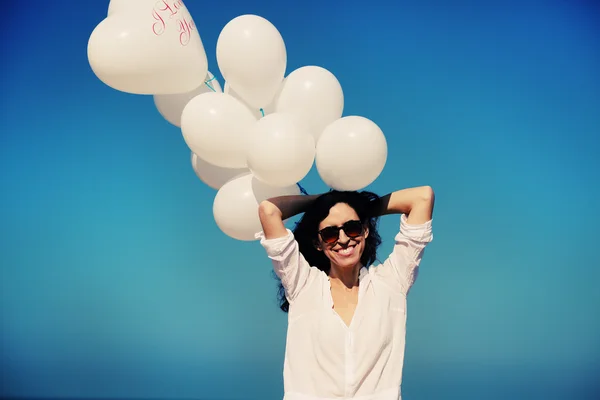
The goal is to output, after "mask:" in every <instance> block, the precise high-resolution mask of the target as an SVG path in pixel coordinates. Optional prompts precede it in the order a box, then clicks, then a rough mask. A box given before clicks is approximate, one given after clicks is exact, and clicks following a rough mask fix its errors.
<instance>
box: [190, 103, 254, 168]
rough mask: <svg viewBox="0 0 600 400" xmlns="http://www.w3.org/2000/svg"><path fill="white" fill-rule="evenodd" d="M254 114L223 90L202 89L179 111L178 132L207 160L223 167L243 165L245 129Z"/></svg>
mask: <svg viewBox="0 0 600 400" xmlns="http://www.w3.org/2000/svg"><path fill="white" fill-rule="evenodd" d="M255 122H256V118H255V117H254V116H253V115H252V113H251V112H250V110H248V108H247V107H246V106H245V105H243V104H242V103H240V102H239V101H238V100H236V99H235V98H233V97H232V96H230V95H228V94H225V93H217V92H209V93H202V94H200V95H198V96H196V97H194V98H193V99H192V100H190V101H189V103H187V105H186V106H185V108H184V109H183V113H182V114H181V132H182V134H183V139H184V140H185V143H186V144H187V146H188V147H189V148H190V150H192V152H194V153H196V154H197V155H198V156H199V157H201V158H202V159H203V160H205V161H206V162H208V163H210V164H213V165H216V166H218V167H225V168H245V167H246V151H247V147H248V140H249V136H248V133H249V131H250V130H251V129H252V127H253V126H254V123H255Z"/></svg>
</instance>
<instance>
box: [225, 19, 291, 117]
mask: <svg viewBox="0 0 600 400" xmlns="http://www.w3.org/2000/svg"><path fill="white" fill-rule="evenodd" d="M217 63H218V65H219V69H220V71H221V73H222V74H223V78H224V79H225V80H226V81H227V83H228V84H229V85H231V87H232V88H233V89H234V90H235V92H236V93H237V94H238V95H239V96H240V97H241V98H242V99H244V102H246V103H248V104H249V105H250V106H251V107H254V108H261V107H263V108H264V107H266V106H267V105H268V104H269V103H271V101H272V100H273V98H274V97H275V95H276V93H277V92H278V90H279V87H280V85H281V82H282V81H283V78H284V75H285V68H286V66H287V52H286V48H285V43H284V41H283V38H282V37H281V34H280V33H279V31H278V30H277V28H276V27H275V26H274V25H273V24H272V23H271V22H269V21H268V20H266V19H265V18H263V17H259V16H257V15H241V16H239V17H236V18H234V19H232V20H231V21H229V22H228V23H227V24H226V25H225V27H224V28H223V30H222V31H221V33H220V34H219V38H218V39H217Z"/></svg>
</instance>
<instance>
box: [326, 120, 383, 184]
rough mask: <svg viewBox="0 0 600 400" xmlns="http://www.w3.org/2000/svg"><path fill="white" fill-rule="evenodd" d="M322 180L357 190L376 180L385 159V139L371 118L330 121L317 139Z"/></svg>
mask: <svg viewBox="0 0 600 400" xmlns="http://www.w3.org/2000/svg"><path fill="white" fill-rule="evenodd" d="M315 158H316V166H317V171H318V172H319V175H320V176H321V179H323V181H324V182H325V183H326V184H327V185H328V186H329V187H331V188H333V189H337V190H359V189H362V188H364V187H366V186H368V185H370V184H371V183H372V182H374V181H375V179H377V177H378V176H379V174H381V172H382V171H383V168H384V166H385V163H386V161H387V142H386V139H385V136H384V134H383V132H382V131H381V129H380V128H379V126H377V125H376V124H375V123H374V122H373V121H371V120H369V119H367V118H364V117H360V116H348V117H343V118H340V119H338V120H336V121H334V122H333V123H331V124H329V125H328V126H327V127H326V128H325V130H324V131H323V133H322V135H321V137H320V138H319V141H318V142H317V155H316V157H315Z"/></svg>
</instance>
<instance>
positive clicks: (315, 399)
mask: <svg viewBox="0 0 600 400" xmlns="http://www.w3.org/2000/svg"><path fill="white" fill-rule="evenodd" d="M433 205H434V194H433V190H432V189H431V188H430V187H428V186H424V187H416V188H409V189H403V190H399V191H396V192H393V193H391V194H388V195H387V196H384V197H382V198H379V197H378V196H377V195H375V194H373V193H370V192H360V193H359V192H338V191H331V192H327V193H325V194H322V195H320V196H314V195H313V196H282V197H276V198H272V199H269V200H266V201H264V202H262V203H261V204H260V206H259V216H260V221H261V224H262V228H263V231H262V232H261V233H259V234H258V235H257V238H259V239H260V243H261V244H262V245H263V246H264V248H265V250H266V252H267V254H268V256H269V258H270V259H271V260H272V263H273V268H274V271H275V273H276V274H277V276H278V277H279V279H280V280H281V286H282V289H283V290H282V292H283V297H284V298H283V299H282V305H281V308H282V309H283V310H284V311H288V333H287V343H286V352H285V362H284V390H285V396H284V399H285V400H331V399H334V398H335V399H340V398H342V399H344V398H346V399H350V398H354V399H361V400H392V399H393V400H397V399H400V398H401V394H400V386H401V382H402V367H403V362H404V348H405V342H404V340H405V327H406V296H407V294H408V291H409V290H410V288H411V286H412V284H413V283H414V281H415V278H416V273H417V268H418V266H419V263H420V260H421V257H422V255H423V250H424V248H425V246H426V245H427V244H428V243H429V242H431V240H432V239H433V235H432V230H431V222H432V214H433ZM302 212H304V216H303V217H302V219H301V220H300V222H299V223H298V225H297V227H296V229H295V231H294V232H293V233H292V231H290V230H288V229H287V228H286V227H285V226H284V224H283V221H284V220H285V219H287V218H290V217H292V216H294V215H296V214H299V213H302ZM385 214H402V215H401V217H400V230H399V233H398V234H397V235H396V237H395V244H394V249H393V251H392V253H391V254H390V255H389V257H388V258H387V259H386V260H385V261H384V262H383V263H382V264H380V265H377V266H374V265H372V264H373V262H374V261H375V260H376V253H377V247H378V246H379V244H380V243H381V239H380V237H379V235H378V233H377V220H378V218H379V217H380V216H382V215H385Z"/></svg>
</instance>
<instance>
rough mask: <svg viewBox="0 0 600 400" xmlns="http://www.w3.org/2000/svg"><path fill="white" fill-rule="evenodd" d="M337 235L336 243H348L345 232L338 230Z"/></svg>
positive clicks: (348, 239)
mask: <svg viewBox="0 0 600 400" xmlns="http://www.w3.org/2000/svg"><path fill="white" fill-rule="evenodd" d="M339 235H340V237H339V239H338V243H348V242H349V241H350V238H349V237H348V236H346V232H344V230H343V229H340V233H339Z"/></svg>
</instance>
